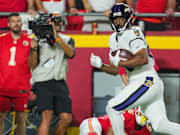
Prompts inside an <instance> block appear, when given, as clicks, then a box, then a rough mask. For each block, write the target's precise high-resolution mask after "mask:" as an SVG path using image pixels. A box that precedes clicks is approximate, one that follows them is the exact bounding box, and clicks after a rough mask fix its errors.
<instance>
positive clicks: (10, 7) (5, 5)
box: [0, 0, 37, 29]
mask: <svg viewBox="0 0 180 135" xmlns="http://www.w3.org/2000/svg"><path fill="white" fill-rule="evenodd" d="M0 12H28V13H29V14H32V15H36V14H37V13H36V11H35V7H34V0H0ZM0 28H1V29H7V28H8V17H7V16H0Z"/></svg>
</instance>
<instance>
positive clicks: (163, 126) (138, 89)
mask: <svg viewBox="0 0 180 135" xmlns="http://www.w3.org/2000/svg"><path fill="white" fill-rule="evenodd" d="M163 93H164V85H163V82H162V80H161V79H160V78H158V77H146V78H145V77H142V78H138V79H136V80H133V81H132V82H130V83H129V85H127V86H126V87H125V88H124V90H122V91H121V92H120V93H119V94H118V95H116V96H115V97H114V98H112V99H111V100H110V101H108V104H107V106H106V112H107V114H108V115H109V118H110V121H111V125H112V128H113V131H114V134H115V135H126V134H125V132H124V128H123V127H124V125H123V120H122V118H121V116H120V114H121V112H123V111H125V110H127V109H130V108H133V107H136V106H138V105H140V106H141V108H142V110H143V111H144V113H145V115H146V116H147V117H148V119H149V120H150V121H151V124H152V127H153V129H154V130H155V131H156V132H159V133H167V134H170V135H178V134H180V125H179V124H176V123H172V122H170V121H169V120H168V119H167V116H166V108H165V104H164V98H163Z"/></svg>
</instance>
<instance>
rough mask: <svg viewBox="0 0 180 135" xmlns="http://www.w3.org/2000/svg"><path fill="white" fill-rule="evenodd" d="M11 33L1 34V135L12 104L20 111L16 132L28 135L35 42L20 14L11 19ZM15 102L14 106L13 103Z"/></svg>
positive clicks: (17, 111)
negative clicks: (26, 115) (30, 64)
mask: <svg viewBox="0 0 180 135" xmlns="http://www.w3.org/2000/svg"><path fill="white" fill-rule="evenodd" d="M8 26H9V28H10V32H8V33H5V34H2V35H1V36H0V54H1V55H0V65H1V66H0V135H2V134H3V132H4V119H5V115H6V112H10V111H11V107H13V109H14V110H15V111H16V123H17V128H16V134H17V135H25V132H26V122H25V112H24V111H25V110H26V109H27V103H28V95H29V91H30V77H31V72H30V68H29V65H28V57H29V53H30V46H31V45H32V44H35V42H31V38H29V37H28V35H27V34H24V33H22V31H21V27H22V22H21V18H20V16H19V14H18V13H12V14H10V16H9V18H8ZM12 105H13V106H12Z"/></svg>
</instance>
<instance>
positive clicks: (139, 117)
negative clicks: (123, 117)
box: [135, 106, 150, 127]
mask: <svg viewBox="0 0 180 135" xmlns="http://www.w3.org/2000/svg"><path fill="white" fill-rule="evenodd" d="M135 118H136V123H137V124H138V125H139V126H141V127H143V126H144V125H146V124H149V123H150V121H149V120H148V118H147V117H146V116H145V115H144V113H143V112H142V111H141V107H140V106H137V107H136V108H135Z"/></svg>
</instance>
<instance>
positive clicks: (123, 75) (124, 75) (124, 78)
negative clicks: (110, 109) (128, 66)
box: [121, 74, 129, 86]
mask: <svg viewBox="0 0 180 135" xmlns="http://www.w3.org/2000/svg"><path fill="white" fill-rule="evenodd" d="M121 78H122V81H123V83H124V85H125V86H127V85H128V83H129V82H128V78H127V75H126V74H121Z"/></svg>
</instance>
